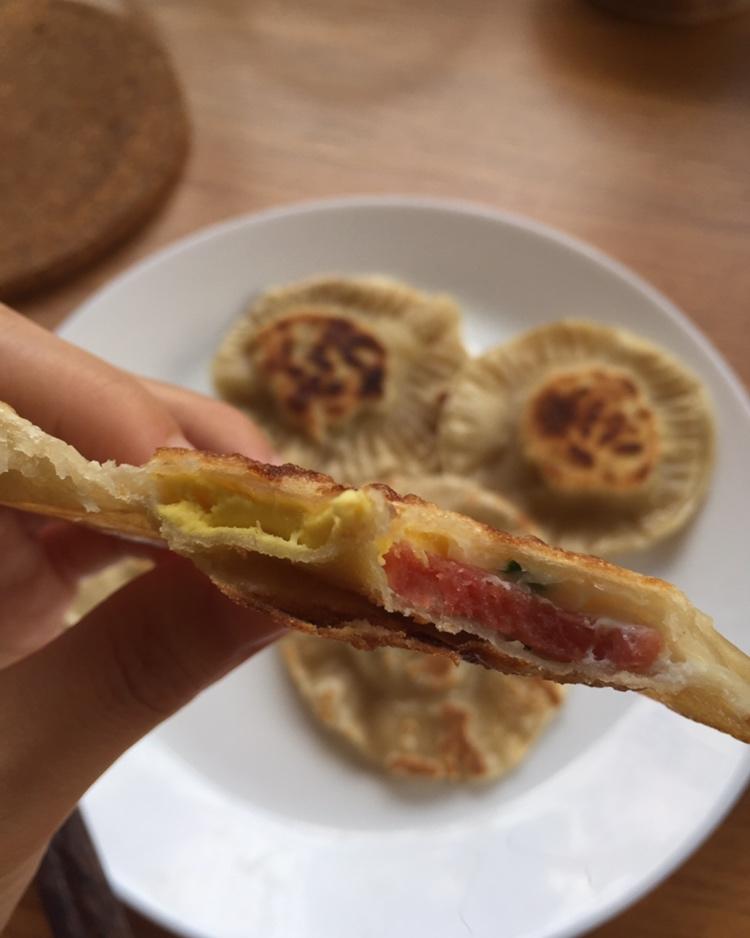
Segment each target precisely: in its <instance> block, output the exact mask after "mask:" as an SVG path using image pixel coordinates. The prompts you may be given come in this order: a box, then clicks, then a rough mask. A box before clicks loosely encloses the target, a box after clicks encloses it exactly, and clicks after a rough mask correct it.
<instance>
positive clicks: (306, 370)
mask: <svg viewBox="0 0 750 938" xmlns="http://www.w3.org/2000/svg"><path fill="white" fill-rule="evenodd" d="M250 354H251V356H252V359H253V361H254V363H255V365H256V366H257V367H258V368H259V370H261V371H262V372H263V373H264V374H265V376H266V378H267V381H268V392H269V394H270V395H271V396H272V397H273V399H274V400H275V402H276V405H277V407H278V409H279V411H280V413H281V414H283V416H285V417H286V418H287V421H288V422H289V423H290V424H291V425H293V426H294V427H296V428H297V429H299V430H301V431H302V432H304V433H305V434H307V435H308V436H309V437H311V438H312V439H315V440H322V439H323V438H324V437H325V436H326V434H327V433H328V431H329V430H330V429H331V428H332V427H334V426H337V425H341V424H343V423H346V422H348V421H349V420H350V419H352V418H353V417H354V416H356V415H357V414H358V413H360V412H361V411H362V410H363V409H366V408H367V407H370V406H372V405H373V404H376V403H377V402H378V401H380V400H381V399H382V398H383V396H384V394H385V380H386V358H387V355H386V350H385V348H384V346H383V345H382V344H381V342H380V341H379V340H378V339H377V337H376V336H374V335H373V334H371V333H370V332H369V331H368V330H367V329H366V328H365V327H364V326H362V325H361V324H360V323H358V322H356V321H355V320H352V319H348V318H345V317H343V316H333V315H324V314H321V313H312V312H306V311H304V310H301V311H299V312H296V313H293V314H290V315H288V316H285V317H284V318H283V319H280V320H277V321H276V322H273V323H271V324H270V325H269V326H267V327H266V328H265V329H263V330H262V331H261V332H259V333H258V335H257V336H256V337H255V339H254V341H253V344H252V347H251V348H250Z"/></svg>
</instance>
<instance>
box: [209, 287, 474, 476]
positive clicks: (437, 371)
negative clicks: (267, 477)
mask: <svg viewBox="0 0 750 938" xmlns="http://www.w3.org/2000/svg"><path fill="white" fill-rule="evenodd" d="M426 347H429V349H430V354H429V355H425V354H424V349H425V348H426ZM465 358H466V352H465V350H464V347H463V344H462V342H461V338H460V332H459V313H458V309H457V308H456V306H455V304H454V303H453V302H452V301H451V300H450V299H448V298H447V297H444V296H430V295H428V294H425V293H420V292H419V291H417V290H414V289H412V288H410V287H407V286H405V285H404V284H401V283H398V282H396V281H393V280H389V279H386V278H383V277H323V278H317V279H315V280H310V281H306V282H303V283H298V284H292V285H291V286H287V287H280V288H277V289H272V290H269V291H267V292H266V293H264V294H263V295H262V296H260V297H259V298H258V299H257V300H256V301H255V302H254V303H253V304H252V306H251V308H250V309H249V310H248V312H247V314H246V315H245V316H244V317H243V318H242V319H241V320H240V321H239V322H237V323H236V324H235V326H234V327H233V329H232V330H231V331H230V332H229V334H228V335H227V336H226V337H225V339H224V341H223V342H222V344H221V346H220V348H219V350H218V352H217V354H216V357H215V360H214V368H213V375H214V383H215V385H216V389H217V391H218V392H219V394H220V395H221V396H222V397H224V398H225V399H226V400H229V401H232V402H233V403H235V404H237V405H239V406H241V407H248V408H249V409H250V410H251V411H252V416H253V418H254V419H255V420H257V421H258V422H259V423H260V424H261V426H262V427H263V428H264V429H265V430H266V432H267V433H268V434H269V436H270V437H271V439H272V441H273V442H274V444H275V446H276V449H277V450H278V451H279V452H280V453H281V454H282V456H284V457H285V458H286V459H289V460H290V461H291V462H294V463H299V464H300V465H305V466H313V467H315V468H318V469H323V470H325V471H327V472H331V473H333V474H334V475H335V476H336V477H337V478H340V479H343V480H344V481H347V482H352V483H355V484H360V483H362V482H365V481H368V480H370V479H379V478H382V477H383V475H384V474H385V473H387V472H392V471H394V470H395V469H396V468H399V467H406V468H411V469H414V470H418V469H423V468H427V469H435V468H436V467H437V457H436V447H435V432H436V424H437V416H438V410H439V407H440V403H441V400H442V397H443V395H444V393H445V390H446V387H447V385H448V382H449V381H450V379H451V378H452V377H453V375H454V373H455V371H456V370H457V369H458V368H459V367H460V366H461V365H462V364H463V362H464V360H465Z"/></svg>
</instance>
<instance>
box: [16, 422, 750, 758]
mask: <svg viewBox="0 0 750 938" xmlns="http://www.w3.org/2000/svg"><path fill="white" fill-rule="evenodd" d="M76 498H77V499H78V506H77V508H76V507H75V505H74V502H75V499H76ZM99 500H101V506H102V514H103V516H104V517H103V521H104V523H105V524H106V526H107V527H108V528H109V529H114V530H116V528H117V523H118V519H120V518H122V519H125V521H126V522H127V524H126V525H125V526H126V528H127V530H128V532H130V531H131V529H132V526H133V525H132V519H133V518H136V519H139V526H140V529H141V530H143V531H148V532H150V536H152V537H157V538H162V539H163V540H164V541H166V542H167V544H168V545H169V546H170V547H171V548H172V549H173V550H175V551H176V552H178V553H180V554H182V555H184V556H187V557H189V558H191V559H192V560H193V561H194V562H195V563H196V564H197V565H198V566H199V567H200V568H201V569H203V570H204V571H205V572H206V573H207V574H208V575H209V576H210V577H211V579H212V580H213V581H214V583H216V584H217V585H218V586H219V588H221V589H222V590H224V592H226V593H227V595H229V596H231V597H232V598H234V599H236V600H237V601H239V602H244V603H246V604H248V605H252V606H254V607H256V608H262V609H267V610H269V612H270V613H271V614H272V615H275V616H276V617H277V618H278V619H279V620H280V621H285V622H286V623H287V624H288V625H290V626H291V627H294V628H297V629H299V630H300V631H305V632H307V633H308V634H316V633H317V632H318V631H320V630H325V634H326V635H327V636H329V637H334V638H338V639H340V640H343V641H348V642H350V643H351V644H353V645H355V646H356V647H361V648H373V647H379V646H384V645H390V646H394V647H406V648H413V649H415V650H420V651H438V652H440V653H443V654H448V655H450V656H452V657H454V658H455V659H458V658H459V657H461V658H463V659H464V660H468V661H471V662H475V663H481V664H484V665H485V666H487V667H490V668H495V669H497V670H499V671H505V672H507V673H516V674H525V675H536V676H538V677H544V678H547V679H549V680H553V681H559V682H579V683H586V684H591V685H600V686H610V687H615V688H619V689H623V690H624V689H632V690H638V691H640V692H642V693H644V694H647V695H648V696H651V697H653V698H655V699H658V700H661V701H662V702H663V703H665V704H666V705H667V706H669V707H672V708H673V709H674V710H676V711H678V712H679V713H682V714H683V715H685V716H688V717H690V718H692V719H695V720H699V721H701V722H704V723H707V724H708V725H710V726H714V727H716V728H717V729H721V730H723V731H724V732H727V733H731V734H733V735H735V736H737V738H739V739H743V740H746V741H750V658H748V657H747V655H745V654H743V652H741V651H740V650H739V649H738V648H736V647H735V646H734V645H732V644H731V643H730V642H729V641H727V640H726V639H725V638H724V637H723V636H722V635H720V634H719V633H718V632H717V631H716V630H715V629H714V627H713V624H712V622H711V620H710V619H709V617H708V616H706V615H705V614H704V613H702V612H700V611H699V610H698V609H696V608H695V607H694V606H692V605H691V603H690V602H689V600H688V599H687V597H685V596H684V594H683V593H681V592H680V591H679V590H678V589H676V588H675V587H673V586H670V585H669V584H668V583H665V582H663V581H662V580H657V579H654V578H652V577H646V576H642V575H640V574H637V573H634V572H632V571H629V570H624V569H622V568H620V567H616V566H614V565H613V564H610V563H607V562H606V561H603V560H600V559H598V558H595V557H588V556H585V555H579V554H571V553H568V552H566V551H563V550H560V549H558V548H553V547H549V546H548V545H546V544H544V543H543V542H542V541H539V540H537V539H536V538H530V537H514V536H513V535H510V534H506V533H504V532H501V531H496V530H494V529H492V528H489V527H487V526H485V525H483V524H480V523H478V522H476V521H473V520H471V519H469V518H466V517H464V516H462V515H458V514H455V513H452V512H448V511H444V510H442V509H439V508H437V507H436V506H434V505H430V504H429V503H426V502H424V501H422V500H421V499H419V498H417V497H416V496H407V497H405V498H402V497H401V496H399V495H397V494H396V493H395V492H394V491H393V490H391V489H389V488H388V487H387V486H383V485H378V484H373V485H367V486H363V487H362V488H360V489H352V488H346V487H344V486H341V485H339V484H337V483H336V482H334V481H333V480H332V479H330V478H329V477H327V476H324V475H321V474H318V473H314V472H309V471H305V470H302V469H299V468H298V467H295V466H288V465H287V466H266V465H263V464H260V463H255V462H253V461H251V460H247V459H244V458H243V457H241V456H217V455H212V454H210V453H201V452H196V451H187V450H160V451H158V452H157V453H156V454H155V456H154V457H153V458H152V459H151V460H150V461H149V462H148V463H147V464H146V465H145V466H143V467H139V468H136V467H132V466H119V467H118V466H112V465H105V466H101V465H99V464H98V463H93V462H88V461H87V460H85V459H84V458H83V457H82V456H81V455H80V454H78V453H76V452H75V450H73V449H72V448H71V447H70V446H68V445H67V444H64V443H62V442H61V441H59V440H55V439H54V438H53V437H50V436H48V435H47V434H44V433H43V432H42V431H41V430H39V429H38V428H36V427H34V426H33V425H31V424H29V423H28V421H25V420H23V419H22V418H21V417H19V416H18V415H16V414H15V413H14V412H13V411H12V409H10V408H8V407H0V503H4V504H10V505H13V506H16V507H17V506H19V505H22V506H23V507H24V508H26V509H27V510H34V511H38V512H41V513H44V514H50V515H59V514H61V513H62V512H64V516H65V517H68V518H70V517H74V516H76V514H77V516H78V517H79V518H80V520H81V521H82V522H84V523H93V524H101V523H102V520H101V519H98V518H97V515H98V513H99ZM61 506H62V507H61Z"/></svg>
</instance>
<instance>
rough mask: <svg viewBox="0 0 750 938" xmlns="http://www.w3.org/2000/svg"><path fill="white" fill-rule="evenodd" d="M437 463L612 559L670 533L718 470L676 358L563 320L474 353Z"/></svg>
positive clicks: (699, 393)
mask: <svg viewBox="0 0 750 938" xmlns="http://www.w3.org/2000/svg"><path fill="white" fill-rule="evenodd" d="M439 438H440V455H441V460H442V463H443V467H444V468H445V469H446V470H447V471H449V472H453V473H457V474H459V475H468V476H471V477H473V478H475V479H477V480H478V481H479V482H481V484H482V485H485V486H487V487H488V488H491V489H496V490H499V491H501V492H503V493H504V494H507V495H508V496H509V497H511V498H512V499H513V500H514V501H516V502H518V504H519V507H520V508H521V509H522V510H525V511H528V512H529V513H530V514H531V515H532V516H533V517H538V518H540V519H541V520H542V521H543V523H544V525H545V530H546V531H547V533H548V535H549V538H550V540H551V541H552V542H553V543H555V544H559V545H561V546H562V547H565V548H567V549H569V550H583V551H591V552H593V553H596V554H605V555H612V554H616V553H618V552H619V553H622V552H624V551H627V550H635V549H640V548H644V547H647V546H649V545H651V544H653V543H655V542H656V541H658V540H661V539H662V538H665V537H667V536H668V535H670V534H672V533H674V532H675V531H676V530H677V529H678V528H680V527H681V526H682V525H683V524H685V523H686V522H687V521H688V520H689V519H690V517H691V516H692V515H693V514H694V512H695V511H696V509H697V508H698V506H699V504H700V502H701V500H702V498H703V496H704V494H705V491H706V488H707V485H708V481H709V478H710V475H711V469H712V466H713V451H714V429H713V418H712V414H711V407H710V403H709V400H708V397H707V394H706V392H705V389H704V388H703V386H702V384H701V382H700V381H699V380H698V378H696V377H695V376H694V375H692V374H691V373H690V372H689V371H687V369H685V368H684V367H683V366H682V365H681V364H680V363H679V362H677V361H676V360H675V359H674V358H673V357H672V356H670V355H668V354H667V353H666V352H664V351H662V350H661V349H660V348H658V347H657V346H655V345H653V344H651V343H649V342H646V341H644V340H643V339H640V338H638V337H637V336H635V335H633V334H631V333H629V332H626V331H625V330H622V329H610V328H607V327H605V326H600V325H597V324H594V323H588V322H581V321H577V320H566V321H562V322H557V323H552V324H550V325H547V326H541V327H540V328H538V329H534V330H532V331H530V332H527V333H525V334H524V335H522V336H520V337H518V338H517V339H514V340H512V341H511V342H508V343H506V344H505V345H501V346H498V347H496V348H494V349H491V350H490V351H488V352H486V353H485V354H484V355H482V356H480V357H479V358H477V359H474V360H473V361H471V362H470V363H469V364H468V365H467V366H466V367H465V368H464V369H463V371H462V372H461V374H460V375H459V377H458V378H457V379H456V381H455V382H454V384H453V385H452V387H451V390H450V392H449V394H448V397H447V398H446V402H445V405H444V407H443V409H442V411H441V418H440V426H439Z"/></svg>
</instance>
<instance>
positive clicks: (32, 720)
mask: <svg viewBox="0 0 750 938" xmlns="http://www.w3.org/2000/svg"><path fill="white" fill-rule="evenodd" d="M0 400H4V401H6V402H7V403H9V404H10V405H11V406H13V407H14V408H15V409H16V410H17V411H18V412H19V413H20V414H21V415H22V416H24V417H26V418H28V419H30V420H32V421H33V422H34V423H36V424H38V425H39V426H40V427H42V428H43V429H44V430H46V431H48V432H49V433H52V434H54V435H55V436H58V437H60V438H61V439H64V440H66V441H67V442H69V443H72V444H73V445H74V446H75V447H76V448H77V449H78V450H80V451H81V452H82V453H83V454H84V455H85V456H87V457H88V458H90V459H98V460H102V461H103V460H106V459H116V460H117V461H119V462H127V463H132V464H136V465H137V464H140V463H142V462H144V461H146V460H147V459H148V458H149V457H150V456H151V454H152V452H153V451H154V449H156V448H157V447H158V446H190V445H193V446H196V447H198V448H201V449H208V450H213V451H214V452H240V453H243V454H244V455H247V456H251V457H253V458H256V459H261V460H266V461H267V460H271V459H272V458H273V454H272V452H271V450H270V447H269V445H268V443H267V442H266V440H265V438H264V437H263V436H262V434H261V433H260V431H259V430H258V429H257V428H256V427H255V426H254V425H253V424H252V423H251V422H250V421H249V420H248V419H247V418H245V417H244V416H243V415H242V414H240V413H239V412H238V411H236V410H234V409H233V408H231V407H229V406H227V405H225V404H222V403H220V402H217V401H212V400H209V399H208V398H204V397H201V396H200V395H197V394H193V393H191V392H189V391H184V390H181V389H178V388H175V387H172V386H170V385H165V384H161V383H159V382H153V381H145V380H141V379H137V378H135V377H133V376H132V375H129V374H127V373H125V372H122V371H120V370H118V369H116V368H114V367H112V366H110V365H108V364H106V363H104V362H102V361H100V360H98V359H96V358H94V357H93V356H91V355H88V354H87V353H85V352H83V351H81V350H80V349H77V348H75V347H74V346H71V345H68V344H67V343H65V342H63V341H62V340H61V339H59V338H57V337H56V336H54V335H52V334H50V333H48V332H46V331H45V330H43V329H40V328H39V327H37V326H35V325H33V324H32V323H29V322H28V321H26V320H25V319H23V318H22V317H20V316H18V315H17V314H16V313H13V312H12V311H11V310H9V309H7V308H6V307H2V306H0ZM0 545H2V548H1V549H0V668H2V670H0V740H2V750H1V754H0V930H2V927H3V925H4V924H5V922H6V921H7V918H8V917H9V915H10V913H11V911H12V909H13V907H14V906H15V904H16V902H17V901H18V898H19V897H20V895H21V893H22V892H23V890H24V888H25V887H26V885H27V884H28V882H29V881H30V879H31V878H32V876H33V874H34V871H35V869H36V866H37V864H38V862H39V860H40V858H41V856H42V855H43V852H44V849H45V847H46V845H47V843H48V841H49V839H50V837H51V836H52V834H53V833H54V831H55V830H56V828H57V827H58V826H59V825H60V824H61V823H62V821H63V820H64V819H65V817H66V816H67V815H68V814H69V813H70V811H71V810H72V809H73V808H74V807H75V804H76V802H77V801H78V799H79V798H80V796H81V795H82V794H83V793H84V792H85V790H86V789H87V788H88V787H89V785H90V784H91V783H92V782H93V781H94V780H95V779H96V778H97V777H98V775H100V774H101V772H102V771H103V770H104V769H105V768H106V767H107V766H108V765H110V763H112V762H113V761H114V760H115V759H116V758H117V757H118V756H119V755H120V754H121V753H122V752H123V751H124V750H125V749H127V748H128V747H129V746H130V745H132V744H133V743H134V742H135V741H136V740H137V739H139V738H140V737H141V736H143V735H144V734H145V733H147V732H148V731H149V730H150V729H152V728H153V727H154V726H156V725H157V724H158V723H160V722H161V721H162V720H163V719H165V718H166V717H167V716H169V715H170V714H171V713H173V712H174V711H175V710H177V709H179V707H181V706H182V705H183V704H185V703H187V701H188V700H190V699H191V698H192V697H193V696H195V694H197V693H198V692H199V691H200V690H202V689H203V688H205V687H206V686H207V685H208V684H210V683H212V682H213V681H215V680H216V679H217V678H219V677H221V676H222V675H223V674H225V673H226V672H227V671H229V670H230V669H231V668H233V667H234V666H236V665H237V664H239V663H240V662H241V661H243V660H245V659H246V658H247V657H249V656H250V655H252V654H253V653H254V652H256V651H258V650H259V649H260V648H263V647H264V646H265V645H266V644H268V643H269V642H270V641H272V640H273V639H274V638H276V637H277V636H278V635H279V634H280V632H281V631H282V630H283V629H282V627H281V626H280V625H279V624H278V623H277V622H276V621H274V619H273V618H272V617H270V616H268V615H265V614H262V613H260V612H258V611H255V610H249V609H242V608H240V607H238V606H236V605H234V604H233V603H231V602H230V601H229V600H227V599H225V598H224V597H223V596H222V595H221V594H220V593H219V592H218V591H217V590H216V589H215V588H214V587H213V586H212V585H211V584H210V583H209V581H208V580H207V579H206V578H205V577H204V576H203V575H202V574H200V573H199V572H198V571H197V570H196V569H195V568H194V567H193V566H192V565H191V564H190V563H188V562H187V561H184V560H181V559H180V558H177V557H174V556H173V555H170V554H169V553H167V552H166V551H159V550H157V549H155V548H142V549H139V548H136V547H134V546H133V545H132V544H127V543H125V542H122V541H118V540H116V539H115V538H110V537H107V536H105V535H103V534H100V533H97V532H93V531H88V530H86V529H83V528H79V527H77V526H74V525H69V524H65V523H62V522H49V521H45V520H42V519H39V518H36V517H33V516H30V515H24V514H22V513H19V512H15V511H11V510H10V509H2V508H0ZM134 551H138V552H145V553H147V554H148V556H149V557H150V558H151V559H152V560H153V561H154V562H155V567H154V569H153V570H151V571H150V572H149V573H147V574H145V575H143V576H142V577H139V578H138V579H137V580H135V581H133V582H132V583H130V584H128V585H127V586H126V587H124V588H123V589H122V590H120V591H119V592H117V593H116V594H115V595H114V596H112V597H110V598H109V599H108V600H107V601H106V602H104V603H103V604H102V605H100V606H98V607H97V608H95V609H94V610H92V611H91V612H90V613H89V614H88V615H87V616H86V617H85V618H84V619H83V620H82V621H81V622H80V623H79V624H78V625H77V626H76V627H75V628H74V629H71V630H69V631H67V632H64V633H63V624H62V623H63V615H64V613H65V611H66V609H67V607H68V605H69V604H70V601H71V599H72V597H73V595H74V593H75V590H76V585H77V583H78V580H79V579H80V578H81V577H82V576H84V575H86V574H88V573H92V572H94V571H95V570H96V569H98V568H101V567H103V566H105V565H107V564H108V563H110V562H111V561H113V560H115V559H117V557H119V556H123V555H125V554H132V553H133V552H134Z"/></svg>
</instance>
